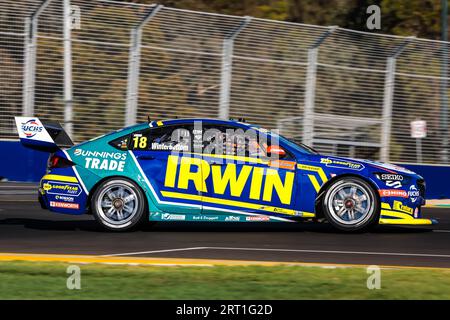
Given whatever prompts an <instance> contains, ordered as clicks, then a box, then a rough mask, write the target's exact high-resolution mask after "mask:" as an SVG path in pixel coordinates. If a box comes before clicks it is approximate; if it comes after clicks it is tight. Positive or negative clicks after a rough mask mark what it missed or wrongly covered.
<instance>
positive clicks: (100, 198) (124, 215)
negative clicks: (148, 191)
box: [91, 178, 146, 231]
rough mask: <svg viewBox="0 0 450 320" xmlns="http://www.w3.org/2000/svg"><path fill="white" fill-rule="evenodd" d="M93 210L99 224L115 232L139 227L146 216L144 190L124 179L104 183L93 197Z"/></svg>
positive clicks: (114, 179)
mask: <svg viewBox="0 0 450 320" xmlns="http://www.w3.org/2000/svg"><path fill="white" fill-rule="evenodd" d="M91 208H92V212H93V214H94V217H95V219H96V220H97V222H98V223H99V224H100V225H101V226H102V227H104V228H106V229H108V230H114V231H126V230H130V229H132V228H134V227H137V226H138V225H139V224H140V223H141V222H142V220H143V219H144V218H145V216H146V215H145V208H146V206H145V197H144V194H143V192H142V190H141V189H140V188H139V187H138V186H137V185H136V184H135V183H134V182H131V181H129V180H126V179H123V178H113V179H110V180H106V181H104V182H103V183H102V184H101V185H100V186H99V187H98V188H97V189H96V191H95V193H94V195H93V196H92V200H91Z"/></svg>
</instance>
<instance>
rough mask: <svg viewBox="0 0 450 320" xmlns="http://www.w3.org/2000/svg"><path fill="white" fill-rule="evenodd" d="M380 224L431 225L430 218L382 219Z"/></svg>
mask: <svg viewBox="0 0 450 320" xmlns="http://www.w3.org/2000/svg"><path fill="white" fill-rule="evenodd" d="M380 224H402V225H431V224H433V223H432V222H431V220H429V219H384V218H382V219H380Z"/></svg>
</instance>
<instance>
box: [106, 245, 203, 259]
mask: <svg viewBox="0 0 450 320" xmlns="http://www.w3.org/2000/svg"><path fill="white" fill-rule="evenodd" d="M203 249H208V247H191V248H178V249H163V250H153V251H140V252H127V253H115V254H105V255H101V256H100V257H119V256H132V255H140V254H147V253H161V252H174V251H189V250H203Z"/></svg>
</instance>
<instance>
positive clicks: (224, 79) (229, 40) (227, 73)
mask: <svg viewBox="0 0 450 320" xmlns="http://www.w3.org/2000/svg"><path fill="white" fill-rule="evenodd" d="M251 19H252V18H251V17H249V16H246V17H244V20H243V21H242V22H241V24H240V25H239V26H238V27H237V28H236V29H235V30H233V31H232V32H230V33H229V34H228V35H227V36H226V37H225V38H224V39H223V46H222V68H221V73H220V98H219V119H224V120H228V118H229V115H230V91H231V75H232V65H233V46H234V40H235V39H236V37H237V36H238V34H239V33H240V32H241V31H242V30H243V29H244V28H245V27H246V26H247V25H248V24H249V23H250V21H251Z"/></svg>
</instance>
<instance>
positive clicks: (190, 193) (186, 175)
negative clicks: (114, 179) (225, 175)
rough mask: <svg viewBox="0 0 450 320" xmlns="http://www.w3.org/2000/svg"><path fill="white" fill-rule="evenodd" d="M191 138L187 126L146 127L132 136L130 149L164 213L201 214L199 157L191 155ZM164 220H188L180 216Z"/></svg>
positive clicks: (189, 127)
mask: <svg viewBox="0 0 450 320" xmlns="http://www.w3.org/2000/svg"><path fill="white" fill-rule="evenodd" d="M191 135H192V126H191V125H189V124H185V125H172V126H170V125H169V126H162V127H156V128H149V129H146V130H143V131H137V132H134V133H133V134H132V135H131V139H130V145H129V148H130V149H131V150H133V154H134V156H135V158H136V161H137V162H138V163H139V165H140V167H141V168H142V171H143V172H144V174H145V176H146V178H147V180H148V182H149V184H150V185H151V188H152V189H153V192H154V196H155V198H156V199H155V200H156V202H157V204H156V205H157V206H158V209H160V210H161V211H163V212H166V213H177V214H179V213H189V214H190V215H197V214H200V213H201V177H202V173H201V165H200V161H201V156H195V155H192V154H191V147H192V142H191ZM199 182H200V183H199ZM164 217H172V218H173V219H172V220H174V219H175V218H177V217H178V219H177V220H188V219H186V216H181V215H169V216H167V215H166V216H164Z"/></svg>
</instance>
